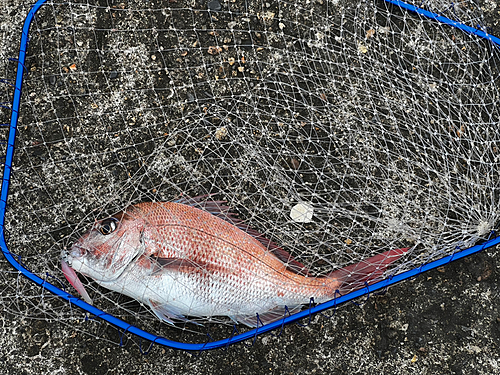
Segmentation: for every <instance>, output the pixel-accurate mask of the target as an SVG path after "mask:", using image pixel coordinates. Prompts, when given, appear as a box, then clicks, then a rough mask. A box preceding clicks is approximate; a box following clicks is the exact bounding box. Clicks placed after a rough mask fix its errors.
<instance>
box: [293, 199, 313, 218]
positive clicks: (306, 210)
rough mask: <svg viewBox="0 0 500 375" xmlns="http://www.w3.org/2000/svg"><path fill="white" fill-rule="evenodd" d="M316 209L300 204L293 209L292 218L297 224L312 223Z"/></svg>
mask: <svg viewBox="0 0 500 375" xmlns="http://www.w3.org/2000/svg"><path fill="white" fill-rule="evenodd" d="M313 213H314V209H313V207H312V206H311V205H309V204H307V203H298V204H296V205H295V206H293V207H292V210H291V211H290V217H291V218H292V220H293V221H295V222H296V223H310V222H311V221H312V217H313Z"/></svg>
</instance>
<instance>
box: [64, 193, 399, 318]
mask: <svg viewBox="0 0 500 375" xmlns="http://www.w3.org/2000/svg"><path fill="white" fill-rule="evenodd" d="M185 203H188V204H185ZM220 203H222V202H213V201H212V202H211V201H209V202H205V203H203V202H201V201H200V199H199V198H192V199H185V200H183V203H174V202H158V203H152V202H149V203H140V204H137V205H133V206H130V207H128V208H127V209H126V210H124V211H123V212H122V213H120V214H118V215H115V216H114V217H112V218H109V219H106V220H102V221H99V222H97V223H96V224H95V225H94V226H93V228H92V229H91V230H90V231H88V232H87V233H86V234H84V235H83V236H82V237H81V238H80V239H79V240H78V241H77V242H76V243H75V244H74V245H73V247H72V248H71V251H70V252H69V253H64V254H63V269H66V271H65V275H66V276H67V278H68V280H70V277H71V278H72V280H73V282H72V280H70V282H71V283H72V285H75V284H74V280H75V277H76V275H71V274H70V273H69V272H68V271H67V270H68V268H69V267H68V265H69V266H70V267H71V269H73V270H75V271H78V272H80V273H81V274H84V275H86V276H88V277H90V278H92V279H94V280H95V281H96V282H97V283H98V284H100V285H101V286H103V287H105V288H107V289H110V290H113V291H116V292H119V293H122V294H125V295H127V296H129V297H132V298H134V299H136V300H138V301H140V302H142V303H144V304H146V305H149V306H150V307H151V309H152V310H153V311H154V313H155V314H156V315H157V316H158V317H159V318H160V319H162V320H165V321H167V322H169V323H174V321H175V320H187V317H212V316H228V317H230V318H231V319H233V320H234V321H237V322H239V323H243V324H246V325H248V326H255V325H256V324H257V319H256V313H258V314H259V318H260V319H261V321H262V322H263V323H264V324H265V323H268V322H271V321H274V320H277V319H280V318H282V317H283V316H284V314H285V306H286V307H287V308H288V310H289V311H291V312H293V311H295V310H297V309H300V308H301V306H302V305H304V304H308V303H309V301H310V298H314V301H315V302H316V303H320V302H324V301H327V300H330V299H333V298H334V297H337V296H338V292H340V293H344V292H346V291H350V290H353V289H359V288H361V287H363V286H364V283H365V282H368V283H372V282H375V281H379V280H380V276H381V275H382V274H383V273H384V272H385V271H386V268H387V266H388V265H390V264H391V263H393V262H394V261H395V260H397V259H399V258H400V256H401V255H402V254H404V253H405V252H406V250H407V249H397V250H391V251H387V252H385V253H383V254H380V255H377V256H374V257H372V258H369V259H367V260H365V261H362V262H360V263H357V264H355V265H351V266H348V267H345V268H342V269H339V270H337V271H334V272H332V273H331V274H330V275H328V276H326V277H311V276H309V273H308V271H307V270H306V269H305V267H303V266H302V265H301V264H300V263H298V262H297V261H295V260H294V259H293V258H292V257H291V256H290V255H288V253H286V252H285V251H284V250H282V249H281V248H279V247H278V246H277V245H276V244H274V243H273V242H271V241H269V240H266V239H264V238H262V237H261V236H259V235H258V234H257V233H256V232H255V231H253V230H252V229H250V228H248V227H247V226H246V225H244V224H243V223H242V222H241V221H240V220H238V219H235V218H234V216H233V215H232V214H230V213H228V212H227V207H225V206H220V205H219V204H220ZM195 206H196V207H195ZM197 207H200V208H197ZM209 211H210V212H209ZM70 272H73V271H70ZM73 273H74V272H73ZM76 279H77V278H76ZM75 287H76V288H77V289H78V290H79V291H80V293H81V294H83V292H82V289H83V286H81V284H80V285H78V286H76V285H75ZM83 290H84V289H83ZM336 291H337V292H336ZM85 293H86V292H85ZM88 298H89V299H90V297H88Z"/></svg>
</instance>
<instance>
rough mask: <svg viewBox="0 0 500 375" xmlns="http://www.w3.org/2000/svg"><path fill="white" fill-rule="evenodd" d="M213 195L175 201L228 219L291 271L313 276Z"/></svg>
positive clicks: (185, 197) (286, 252) (287, 253)
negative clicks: (212, 198) (213, 197)
mask: <svg viewBox="0 0 500 375" xmlns="http://www.w3.org/2000/svg"><path fill="white" fill-rule="evenodd" d="M212 195H214V194H206V195H199V196H197V197H193V198H191V197H187V196H184V197H182V198H180V199H178V200H176V201H175V203H181V204H187V205H189V206H192V207H196V208H199V209H201V210H204V211H207V212H209V213H211V214H212V215H214V216H217V217H218V218H220V219H222V220H224V221H227V222H228V223H230V224H233V225H234V226H235V227H237V228H239V229H241V230H242V231H243V232H245V233H247V234H249V235H250V236H252V237H253V238H255V239H256V240H257V241H259V242H260V243H261V244H262V245H263V246H264V247H265V248H266V249H267V250H269V252H271V253H272V254H273V255H274V256H275V257H276V258H278V259H279V260H280V261H281V262H283V263H284V264H285V265H286V268H287V269H288V270H289V271H292V272H294V273H296V274H299V275H303V276H311V274H310V273H309V270H308V269H307V267H306V266H304V265H303V264H302V263H300V262H299V261H297V260H296V259H295V258H294V257H293V256H292V255H291V254H290V253H289V252H288V251H286V250H284V249H283V248H281V247H280V246H279V245H278V244H277V243H275V242H273V241H271V240H270V239H268V238H266V237H264V235H263V234H261V233H259V232H258V231H256V230H255V229H252V228H250V226H248V224H245V222H244V221H243V220H241V219H239V218H237V217H236V216H237V215H238V214H236V213H234V212H231V209H230V207H229V206H227V205H226V201H214V200H211V199H210V197H211V196H212Z"/></svg>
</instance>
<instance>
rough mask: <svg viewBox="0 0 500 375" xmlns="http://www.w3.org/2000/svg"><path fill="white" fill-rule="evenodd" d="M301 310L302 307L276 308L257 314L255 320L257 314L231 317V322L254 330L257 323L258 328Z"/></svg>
mask: <svg viewBox="0 0 500 375" xmlns="http://www.w3.org/2000/svg"><path fill="white" fill-rule="evenodd" d="M301 309H302V305H298V306H292V307H288V309H285V307H284V306H277V307H275V308H274V309H272V310H269V311H266V312H265V313H262V314H259V318H258V319H257V314H255V315H232V316H230V318H231V320H232V321H234V322H237V323H240V324H244V325H246V326H248V327H250V328H256V327H257V323H258V325H259V327H262V326H263V325H266V324H269V323H272V322H275V321H277V320H281V319H283V318H285V317H287V316H289V315H292V314H295V313H296V312H298V311H300V310H301Z"/></svg>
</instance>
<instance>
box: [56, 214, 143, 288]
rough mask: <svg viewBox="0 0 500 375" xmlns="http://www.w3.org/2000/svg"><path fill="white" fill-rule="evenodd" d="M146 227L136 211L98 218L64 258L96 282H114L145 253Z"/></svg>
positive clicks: (72, 266) (64, 260)
mask: <svg viewBox="0 0 500 375" xmlns="http://www.w3.org/2000/svg"><path fill="white" fill-rule="evenodd" d="M143 229H144V220H143V219H142V218H141V216H140V215H137V213H136V215H134V212H133V211H132V212H126V211H124V212H122V213H120V214H117V215H115V216H112V217H110V218H107V219H104V220H100V221H96V222H95V223H94V225H93V226H92V228H90V230H88V231H87V232H86V233H85V234H84V235H83V236H82V237H81V238H79V239H78V241H76V242H75V243H74V244H73V246H72V247H71V250H70V251H63V253H62V260H63V262H66V263H67V264H68V265H69V266H70V267H71V268H72V269H73V270H75V271H77V272H79V273H81V274H83V275H85V276H88V277H90V278H92V279H94V280H96V281H97V282H112V281H114V280H116V279H118V278H119V277H120V276H121V275H122V274H123V272H124V271H125V270H126V269H127V267H129V265H131V264H132V263H134V262H135V260H136V259H137V258H138V257H139V256H140V255H141V254H143V253H144V248H145V246H144V241H143V239H142V233H143Z"/></svg>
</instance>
